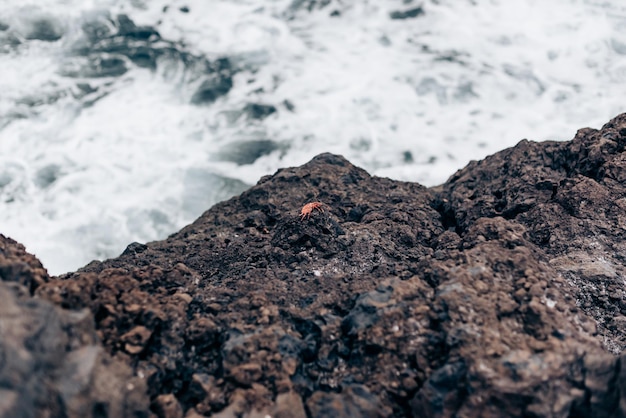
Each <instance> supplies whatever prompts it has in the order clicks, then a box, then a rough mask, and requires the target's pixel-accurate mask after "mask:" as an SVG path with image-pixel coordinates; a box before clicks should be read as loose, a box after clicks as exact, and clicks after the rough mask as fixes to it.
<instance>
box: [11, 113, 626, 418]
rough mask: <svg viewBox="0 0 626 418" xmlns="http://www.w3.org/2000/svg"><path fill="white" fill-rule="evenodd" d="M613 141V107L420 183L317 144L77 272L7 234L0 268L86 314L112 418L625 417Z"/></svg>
mask: <svg viewBox="0 0 626 418" xmlns="http://www.w3.org/2000/svg"><path fill="white" fill-rule="evenodd" d="M625 145H626V115H620V116H618V117H617V118H615V119H614V120H612V121H611V122H609V123H608V124H607V125H605V126H604V127H603V128H602V130H599V131H598V130H593V129H583V130H581V131H579V132H578V134H577V135H576V137H575V138H574V139H573V140H572V141H569V142H544V143H534V142H529V141H522V142H520V143H519V144H518V145H517V146H515V147H513V148H510V149H507V150H504V151H502V152H500V153H498V154H495V155H493V156H491V157H488V158H486V159H485V160H482V161H479V162H472V163H470V164H469V165H468V166H467V167H466V168H464V169H462V170H460V171H458V172H457V173H456V174H455V175H454V176H452V177H451V178H450V180H448V182H446V183H445V184H444V185H442V186H439V187H436V188H430V189H428V188H425V187H423V186H420V185H419V184H413V183H405V182H399V181H393V180H390V179H385V178H377V177H372V176H370V175H369V174H367V173H366V172H365V171H364V170H362V169H359V168H357V167H354V166H353V165H351V164H350V163H349V162H348V161H346V160H345V159H343V158H342V157H340V156H335V155H331V154H322V155H319V156H317V157H315V158H314V159H313V160H312V161H311V162H309V163H307V164H305V165H303V166H301V167H297V168H286V169H282V170H279V171H278V172H277V173H276V174H274V175H273V176H267V177H264V178H262V179H261V180H260V181H259V183H258V184H257V185H256V186H254V187H252V188H251V189H249V190H248V191H246V192H244V193H242V194H241V195H240V196H238V197H235V198H233V199H231V200H229V201H226V202H222V203H220V204H218V205H215V206H214V207H213V208H211V209H210V210H209V211H207V212H206V213H204V214H203V215H202V216H201V217H200V218H199V219H198V220H197V221H196V222H194V223H193V224H191V225H189V226H187V227H185V228H183V229H182V230H181V231H180V232H178V233H176V234H174V235H172V236H170V237H169V238H168V239H166V240H164V241H160V242H152V243H148V244H146V245H144V244H139V243H134V244H131V245H129V246H128V248H127V249H126V251H125V252H124V253H123V254H122V255H121V256H120V257H118V258H116V259H112V260H107V261H104V262H92V263H91V264H89V265H87V266H86V267H84V268H83V269H81V270H79V271H78V272H76V273H71V274H67V275H64V276H61V277H56V278H48V277H47V275H45V272H43V273H41V269H40V268H39V267H37V268H35V269H34V270H33V268H32V267H28V268H27V267H23V268H22V267H19V268H16V267H10V268H6V267H4V266H6V265H10V263H9V262H7V261H6V260H4V261H3V259H2V258H1V257H2V255H3V254H9V253H10V251H13V250H11V248H13V249H14V248H17V247H16V246H17V244H15V243H13V242H9V241H8V240H5V241H3V242H6V244H3V245H4V247H0V277H2V279H3V280H5V281H7V282H9V281H11V282H18V283H22V284H23V285H26V286H27V287H28V289H26V290H24V291H23V292H26V295H22V296H20V298H21V299H16V300H17V302H15V303H16V305H24V304H26V303H31V302H28V300H30V301H32V303H39V304H47V305H46V306H51V307H52V305H50V302H52V304H54V305H56V308H54V312H58V313H59V315H62V314H63V315H65V314H67V312H68V310H72V311H74V310H81V309H87V310H88V311H90V312H91V314H92V316H93V324H95V334H96V335H97V337H98V338H97V339H96V340H97V341H100V342H101V346H102V347H103V348H104V350H103V355H106V356H109V357H107V358H110V359H111V360H112V361H115V362H116V363H115V364H121V365H124V366H125V367H128V368H130V369H131V370H132V372H133V373H132V374H133V376H134V377H133V379H135V380H137V381H138V383H137V384H133V385H132V387H133V388H134V390H135V392H133V393H134V394H133V396H136V395H135V393H136V391H137V388H141V387H142V386H141V385H140V384H139V383H141V382H143V384H144V385H145V387H147V389H146V394H145V396H146V398H145V400H146V403H145V404H144V405H147V402H149V403H150V407H149V409H148V407H147V406H146V407H145V408H144V409H141V405H142V404H141V402H140V401H139V400H137V398H135V397H131V398H129V399H133V402H131V403H130V404H131V405H132V408H130V407H129V408H127V409H125V410H124V411H123V413H125V414H127V416H130V414H131V413H132V414H133V416H146V417H147V416H152V415H156V416H159V417H167V418H173V417H183V416H184V417H187V418H191V417H199V416H216V417H241V416H243V417H257V416H265V415H270V416H272V417H410V416H413V417H453V416H456V417H505V416H511V417H571V418H575V417H576V418H577V417H624V416H626V367H624V364H625V362H624V360H626V358H625V357H621V358H620V357H619V355H620V353H622V352H623V350H624V348H625V347H626V316H625V315H626V292H625V289H626V285H625V282H624V277H626V276H625V272H624V261H625V257H626V248H625V245H626V244H624V231H625V230H626V215H625V213H626V212H625V211H624V210H625V209H626V197H625V196H626V190H625V184H626V183H625V181H626V153H625V152H624V147H625ZM311 201H321V202H323V203H324V212H314V213H313V214H312V215H311V217H310V218H309V219H306V220H301V219H300V216H299V211H300V208H301V207H302V206H303V205H304V204H305V203H308V202H311ZM20 257H29V256H28V255H26V254H21V255H20ZM5 258H6V256H5ZM35 261H36V260H35ZM20 269H21V270H20ZM33 271H34V273H33ZM4 286H7V285H4ZM12 286H18V287H19V286H22V285H20V284H16V283H13V284H12ZM0 289H2V288H0ZM28 290H30V292H31V293H34V295H35V297H34V298H31V299H28V298H29V296H28ZM81 312H85V311H81ZM0 321H2V322H0V324H4V323H5V321H6V319H5V317H4V316H2V315H0ZM61 351H63V350H61ZM66 351H67V349H66ZM3 367H4V368H3ZM120 367H121V366H120ZM5 368H6V366H2V365H1V363H0V378H1V377H2V374H1V373H2V371H3V370H5ZM125 373H126V371H125V370H122V369H119V368H118V369H115V370H114V371H113V372H111V374H112V375H114V376H115V378H118V379H122V380H123V379H125V377H124V376H127V374H125ZM93 376H96V377H97V376H98V373H97V372H94V375H93ZM126 378H128V379H129V377H126ZM14 383H15V384H14V386H15V387H19V381H15V382H14ZM3 387H4V386H3ZM120 387H123V385H122V386H120ZM59 390H60V389H59V388H58V387H55V386H54V385H52V386H51V389H50V391H51V393H57V392H59ZM1 392H2V391H0V412H5V413H9V412H10V411H12V409H10V408H15V405H17V403H15V402H14V403H10V402H8V401H2V399H6V397H5V398H3V396H4V395H2V393H1ZM118 392H120V393H117V394H115V396H113V394H112V395H111V397H110V398H109V399H100V400H99V403H98V405H100V407H99V408H100V409H98V411H108V410H109V409H107V408H110V407H111V406H110V405H113V404H114V403H115V402H122V401H123V399H124V396H127V397H128V396H129V394H128V393H125V392H124V391H123V390H122V391H118ZM120 399H122V401H120ZM123 402H127V401H123ZM4 405H7V406H4ZM64 405H65V404H64V403H63V402H57V404H55V407H56V408H61V409H62V408H64ZM105 406H106V407H105ZM3 408H4V409H3ZM44 409H45V408H44ZM6 411H9V412H6ZM66 413H67V414H68V416H79V415H72V413H68V412H66ZM7 416H9V415H7ZM34 416H43V415H34ZM94 416H95V415H94ZM98 416H115V415H113V414H111V413H108V414H107V413H105V414H104V415H98Z"/></svg>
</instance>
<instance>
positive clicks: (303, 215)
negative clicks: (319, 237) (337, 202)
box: [300, 202, 324, 221]
mask: <svg viewBox="0 0 626 418" xmlns="http://www.w3.org/2000/svg"><path fill="white" fill-rule="evenodd" d="M314 210H316V211H318V212H322V213H323V212H324V204H323V203H322V202H311V203H307V204H306V205H304V206H303V207H302V210H301V211H300V220H301V221H303V220H305V219H309V218H310V217H311V213H312V212H313V211H314Z"/></svg>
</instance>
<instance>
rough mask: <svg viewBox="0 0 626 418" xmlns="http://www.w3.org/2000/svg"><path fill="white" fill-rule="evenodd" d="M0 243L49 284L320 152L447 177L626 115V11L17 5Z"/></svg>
mask: <svg viewBox="0 0 626 418" xmlns="http://www.w3.org/2000/svg"><path fill="white" fill-rule="evenodd" d="M0 91H1V92H2V94H0V233H2V234H4V235H8V236H10V237H12V238H14V239H16V240H18V241H20V242H22V243H23V244H24V245H26V247H27V249H28V250H29V251H31V252H33V253H35V254H36V255H37V256H38V257H39V258H40V259H41V260H42V261H43V263H44V265H45V266H46V267H47V268H48V270H49V271H50V272H51V273H52V274H59V273H63V272H66V271H71V270H75V269H77V268H79V267H80V266H82V265H85V264H86V263H88V262H89V261H91V260H92V259H103V258H108V257H114V256H117V255H119V254H120V253H121V252H122V251H123V250H124V248H125V247H126V245H128V244H129V243H131V242H133V241H138V242H147V241H152V240H157V239H163V238H165V237H166V236H167V235H168V234H171V233H173V232H175V231H176V230H178V229H179V228H181V227H182V226H184V225H186V224H188V223H189V222H191V221H193V220H194V219H195V218H197V217H198V216H199V215H200V214H201V213H202V212H203V211H205V210H207V209H208V208H210V207H211V206H212V205H213V204H214V203H216V202H218V201H220V200H224V199H226V198H229V197H230V196H233V195H235V194H237V193H240V192H241V191H243V190H245V189H246V188H247V187H249V186H251V185H253V184H254V183H255V182H256V181H257V180H258V179H259V178H260V177H261V176H263V175H265V174H271V173H273V172H274V171H275V170H277V169H278V168H280V167H284V166H294V165H300V164H302V163H305V162H306V161H308V160H309V159H311V158H312V157H313V156H315V155H316V154H318V153H321V152H334V153H339V154H342V155H344V156H345V157H346V158H348V159H349V160H350V161H352V162H353V163H354V164H357V165H359V166H361V167H363V168H365V169H367V170H368V171H369V172H370V173H372V174H375V175H379V176H387V177H391V178H395V179H400V180H408V181H417V182H421V183H422V184H425V185H429V186H430V185H436V184H439V183H442V182H444V181H445V180H446V178H447V177H449V176H450V175H452V174H453V173H454V171H455V170H457V169H459V168H461V167H463V166H464V165H465V164H467V162H469V161H470V160H471V159H480V158H483V157H485V156H486V155H488V154H491V153H494V152H496V151H498V150H501V149H503V148H505V147H508V146H511V145H514V144H516V143H517V142H518V141H519V140H521V139H523V138H527V139H531V140H537V141H541V140H547V139H551V140H567V139H571V138H572V137H573V136H574V134H575V132H576V130H577V129H578V128H581V127H585V126H590V127H595V128H599V127H600V126H601V125H602V124H603V123H605V122H606V121H608V120H609V119H610V118H612V117H614V116H616V115H617V114H619V113H621V112H624V111H626V102H624V97H626V4H625V3H624V2H623V1H622V0H603V1H600V0H551V1H549V2H547V1H540V0H524V1H510V0H424V1H421V2H418V1H411V0H350V1H345V0H343V1H339V0H212V1H206V0H185V1H175V0H171V1H164V0H101V1H98V0H91V1H85V0H4V1H3V2H2V4H0Z"/></svg>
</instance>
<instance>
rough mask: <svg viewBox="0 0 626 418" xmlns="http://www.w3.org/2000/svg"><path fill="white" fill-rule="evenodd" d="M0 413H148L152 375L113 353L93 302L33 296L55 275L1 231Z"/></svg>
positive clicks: (71, 416) (78, 417) (74, 416)
mask: <svg viewBox="0 0 626 418" xmlns="http://www.w3.org/2000/svg"><path fill="white" fill-rule="evenodd" d="M0 279H1V280H0V300H1V301H2V303H0V337H1V338H0V416H2V417H7V418H8V417H68V418H82V417H101V416H110V417H114V416H116V417H117V416H119V417H121V416H141V415H133V414H135V413H137V412H138V413H140V414H141V413H144V414H145V413H146V412H147V406H148V405H147V398H146V388H145V382H144V381H143V380H141V379H138V378H136V377H133V372H132V369H131V367H130V366H129V365H128V364H126V362H124V361H122V360H121V359H115V360H114V359H112V358H111V356H110V355H109V354H107V353H106V351H105V350H104V348H103V346H102V344H100V342H99V341H98V339H97V338H96V332H95V329H94V320H93V315H91V312H89V310H86V309H83V310H71V311H70V310H66V309H62V308H59V307H58V306H54V305H53V304H51V303H50V302H47V301H45V300H42V299H39V298H33V297H32V296H31V291H32V290H34V289H35V288H37V286H39V285H41V284H43V283H45V282H46V281H48V279H49V278H48V275H47V273H46V271H45V270H44V269H43V268H42V266H41V264H40V263H39V261H37V260H36V259H35V257H33V256H32V255H30V254H28V253H26V252H25V250H24V247H23V246H21V245H19V244H17V243H16V242H15V241H13V240H10V239H8V238H6V237H4V236H2V235H0Z"/></svg>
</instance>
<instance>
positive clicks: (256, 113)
mask: <svg viewBox="0 0 626 418" xmlns="http://www.w3.org/2000/svg"><path fill="white" fill-rule="evenodd" d="M243 112H244V113H245V114H246V115H247V117H248V119H265V118H266V117H268V116H269V115H271V114H273V113H276V107H275V106H272V105H266V104H261V103H248V104H247V105H246V106H245V107H244V108H243Z"/></svg>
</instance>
